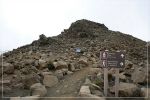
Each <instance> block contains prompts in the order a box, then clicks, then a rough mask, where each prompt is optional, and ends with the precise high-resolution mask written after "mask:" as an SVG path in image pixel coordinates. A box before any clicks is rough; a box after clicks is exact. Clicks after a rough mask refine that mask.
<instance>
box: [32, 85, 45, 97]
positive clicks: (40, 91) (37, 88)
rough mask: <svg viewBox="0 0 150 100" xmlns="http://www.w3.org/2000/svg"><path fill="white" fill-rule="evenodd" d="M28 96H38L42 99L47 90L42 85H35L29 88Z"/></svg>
mask: <svg viewBox="0 0 150 100" xmlns="http://www.w3.org/2000/svg"><path fill="white" fill-rule="evenodd" d="M30 92H31V93H30V94H31V95H32V96H34V95H39V96H40V97H43V96H45V95H46V94H47V90H46V88H45V86H44V85H42V84H41V83H35V84H33V85H32V86H31V87H30Z"/></svg>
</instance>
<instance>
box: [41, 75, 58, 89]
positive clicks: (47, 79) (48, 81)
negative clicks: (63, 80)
mask: <svg viewBox="0 0 150 100" xmlns="http://www.w3.org/2000/svg"><path fill="white" fill-rule="evenodd" d="M57 83H58V78H57V76H54V75H45V76H44V79H43V84H44V85H45V86H47V87H52V86H54V85H56V84H57Z"/></svg>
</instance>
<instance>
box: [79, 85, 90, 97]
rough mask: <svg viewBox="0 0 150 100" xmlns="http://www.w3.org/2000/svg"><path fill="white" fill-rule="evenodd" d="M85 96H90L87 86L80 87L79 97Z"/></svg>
mask: <svg viewBox="0 0 150 100" xmlns="http://www.w3.org/2000/svg"><path fill="white" fill-rule="evenodd" d="M86 94H91V91H90V88H89V86H81V88H80V92H79V96H85V95H86Z"/></svg>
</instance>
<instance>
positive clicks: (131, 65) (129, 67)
mask: <svg viewBox="0 0 150 100" xmlns="http://www.w3.org/2000/svg"><path fill="white" fill-rule="evenodd" d="M132 67H133V63H132V62H131V61H129V60H125V68H124V69H131V68H132Z"/></svg>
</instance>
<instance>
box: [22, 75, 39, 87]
mask: <svg viewBox="0 0 150 100" xmlns="http://www.w3.org/2000/svg"><path fill="white" fill-rule="evenodd" d="M22 83H23V84H24V88H26V89H29V88H30V86H31V85H33V84H35V83H40V76H39V75H36V74H35V75H34V74H30V75H26V76H24V77H23V79H22Z"/></svg>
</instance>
